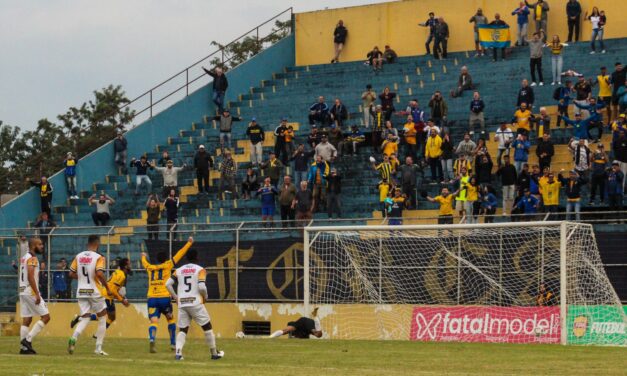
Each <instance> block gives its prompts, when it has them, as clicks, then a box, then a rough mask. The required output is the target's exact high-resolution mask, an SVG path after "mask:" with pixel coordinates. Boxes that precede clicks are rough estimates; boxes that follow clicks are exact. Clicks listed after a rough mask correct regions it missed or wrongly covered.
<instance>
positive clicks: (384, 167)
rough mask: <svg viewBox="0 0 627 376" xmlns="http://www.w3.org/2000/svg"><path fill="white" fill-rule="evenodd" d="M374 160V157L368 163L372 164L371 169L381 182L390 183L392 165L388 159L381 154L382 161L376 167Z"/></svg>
mask: <svg viewBox="0 0 627 376" xmlns="http://www.w3.org/2000/svg"><path fill="white" fill-rule="evenodd" d="M375 162H376V160H375V159H374V157H370V163H371V164H372V168H373V169H374V170H375V171H377V172H378V173H379V175H380V178H381V180H382V181H386V182H391V181H392V172H393V169H392V165H391V164H390V157H389V156H388V155H386V154H383V161H382V162H381V163H379V164H378V165H377V164H375Z"/></svg>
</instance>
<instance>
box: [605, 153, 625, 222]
mask: <svg viewBox="0 0 627 376" xmlns="http://www.w3.org/2000/svg"><path fill="white" fill-rule="evenodd" d="M624 184H625V174H624V173H623V172H622V171H621V170H620V162H617V161H614V162H612V168H611V169H610V170H609V172H608V174H607V199H608V202H609V205H610V211H622V210H623V197H624V194H623V192H624V190H623V187H624Z"/></svg>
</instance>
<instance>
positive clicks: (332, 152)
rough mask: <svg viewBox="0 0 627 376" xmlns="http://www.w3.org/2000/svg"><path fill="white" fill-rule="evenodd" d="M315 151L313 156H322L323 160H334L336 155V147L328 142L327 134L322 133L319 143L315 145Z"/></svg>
mask: <svg viewBox="0 0 627 376" xmlns="http://www.w3.org/2000/svg"><path fill="white" fill-rule="evenodd" d="M315 152H316V153H315V156H316V157H318V156H320V157H322V159H323V160H324V161H325V162H332V161H334V160H335V157H336V155H337V149H335V146H333V145H332V144H331V143H329V139H328V137H327V135H322V138H321V141H320V143H319V144H318V145H316V148H315Z"/></svg>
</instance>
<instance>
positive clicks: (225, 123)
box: [213, 108, 242, 154]
mask: <svg viewBox="0 0 627 376" xmlns="http://www.w3.org/2000/svg"><path fill="white" fill-rule="evenodd" d="M213 120H215V121H219V122H220V152H221V153H222V154H224V148H225V147H226V148H227V149H229V150H232V149H233V144H232V142H231V131H232V130H233V122H234V121H240V120H242V118H241V117H237V116H232V115H231V112H230V111H229V109H228V108H225V109H224V111H222V114H221V115H217V116H214V117H213Z"/></svg>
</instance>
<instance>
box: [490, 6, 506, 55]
mask: <svg viewBox="0 0 627 376" xmlns="http://www.w3.org/2000/svg"><path fill="white" fill-rule="evenodd" d="M490 25H495V26H509V25H508V24H507V22H505V21H503V20H502V19H501V15H500V14H498V13H496V14H495V15H494V21H492V22H490ZM497 53H498V51H497V48H496V47H494V48H492V61H494V62H496V60H497ZM501 59H502V60H505V47H501Z"/></svg>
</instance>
